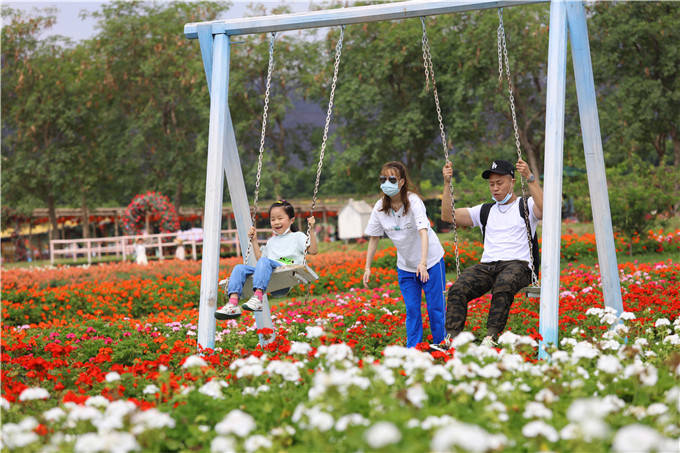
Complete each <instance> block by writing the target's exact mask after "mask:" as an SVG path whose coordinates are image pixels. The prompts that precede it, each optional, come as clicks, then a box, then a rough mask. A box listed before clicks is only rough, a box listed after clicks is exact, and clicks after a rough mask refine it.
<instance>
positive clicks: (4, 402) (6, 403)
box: [0, 396, 9, 411]
mask: <svg viewBox="0 0 680 453" xmlns="http://www.w3.org/2000/svg"><path fill="white" fill-rule="evenodd" d="M0 407H1V408H2V409H5V410H7V411H8V410H9V401H7V400H6V399H5V398H4V397H2V396H0Z"/></svg>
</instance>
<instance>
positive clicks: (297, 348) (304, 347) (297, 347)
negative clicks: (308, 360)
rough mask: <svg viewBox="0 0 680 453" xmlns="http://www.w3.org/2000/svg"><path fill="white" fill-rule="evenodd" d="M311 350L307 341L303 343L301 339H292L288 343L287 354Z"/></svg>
mask: <svg viewBox="0 0 680 453" xmlns="http://www.w3.org/2000/svg"><path fill="white" fill-rule="evenodd" d="M311 350H312V347H311V346H310V345H309V343H303V342H301V341H293V342H292V343H291V344H290V351H289V354H307V353H309V351H311Z"/></svg>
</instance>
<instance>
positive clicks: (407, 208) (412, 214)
mask: <svg viewBox="0 0 680 453" xmlns="http://www.w3.org/2000/svg"><path fill="white" fill-rule="evenodd" d="M378 180H379V181H380V189H381V190H382V192H383V195H382V197H381V198H380V199H379V200H378V201H377V202H376V203H375V206H374V207H373V211H372V212H371V217H370V219H369V221H368V225H367V226H366V231H365V234H366V235H367V236H370V239H369V241H368V250H367V251H366V268H365V271H364V277H363V283H364V286H365V287H368V282H369V280H370V278H371V262H372V261H373V255H375V252H376V249H377V247H378V241H379V240H380V238H381V237H382V236H383V234H385V235H387V237H388V238H390V239H391V240H392V242H393V243H394V245H395V246H396V248H397V276H398V281H399V289H400V290H401V294H402V296H403V298H404V304H405V305H406V347H408V348H412V347H414V346H416V345H417V344H418V343H420V342H422V341H423V320H422V315H421V309H420V307H421V300H422V295H423V291H425V300H426V302H427V314H428V316H429V318H430V327H431V329H432V338H433V340H434V342H435V343H439V342H440V341H442V340H443V339H444V336H445V335H446V330H445V329H444V291H445V289H446V287H445V284H446V266H445V264H444V249H443V248H442V245H441V243H440V242H439V239H438V238H437V235H436V234H435V233H434V231H432V228H430V219H428V218H427V212H426V211H425V204H424V203H423V200H421V199H420V197H419V196H418V195H416V193H415V192H414V191H413V189H412V184H411V181H410V180H409V177H408V172H407V170H406V166H405V165H404V164H403V163H401V162H387V163H386V164H385V165H383V166H382V168H381V170H380V176H379V178H378Z"/></svg>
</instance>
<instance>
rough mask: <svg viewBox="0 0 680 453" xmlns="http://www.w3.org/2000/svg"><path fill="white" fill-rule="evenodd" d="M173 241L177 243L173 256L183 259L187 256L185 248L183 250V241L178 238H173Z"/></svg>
mask: <svg viewBox="0 0 680 453" xmlns="http://www.w3.org/2000/svg"><path fill="white" fill-rule="evenodd" d="M175 242H176V243H177V249H176V250H175V258H177V259H178V260H181V261H184V260H185V259H186V258H187V253H186V250H184V241H182V240H181V239H180V238H177V239H175Z"/></svg>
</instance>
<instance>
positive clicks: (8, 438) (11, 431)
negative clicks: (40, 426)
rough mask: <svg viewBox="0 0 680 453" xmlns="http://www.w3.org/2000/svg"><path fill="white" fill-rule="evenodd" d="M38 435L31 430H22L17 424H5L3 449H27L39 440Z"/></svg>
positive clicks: (3, 427) (3, 426)
mask: <svg viewBox="0 0 680 453" xmlns="http://www.w3.org/2000/svg"><path fill="white" fill-rule="evenodd" d="M38 439H39V438H38V435H37V434H36V433H34V432H33V431H30V430H28V431H27V430H25V429H23V428H21V427H20V426H19V425H17V424H16V423H3V425H2V447H3V449H4V448H8V449H10V450H12V449H15V448H21V447H25V446H27V445H29V444H32V443H33V442H36V441H37V440H38Z"/></svg>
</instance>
